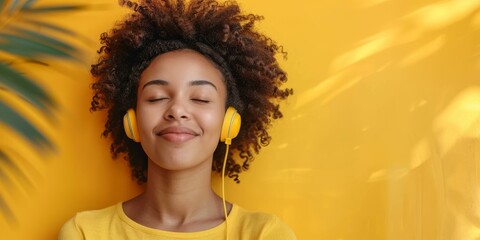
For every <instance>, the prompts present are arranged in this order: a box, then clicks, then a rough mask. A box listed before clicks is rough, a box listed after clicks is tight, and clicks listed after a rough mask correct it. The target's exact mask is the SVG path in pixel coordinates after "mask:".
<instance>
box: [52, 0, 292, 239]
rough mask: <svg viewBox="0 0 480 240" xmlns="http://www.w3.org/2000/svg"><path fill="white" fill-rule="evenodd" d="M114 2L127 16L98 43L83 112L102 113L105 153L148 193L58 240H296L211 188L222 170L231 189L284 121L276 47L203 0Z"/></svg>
mask: <svg viewBox="0 0 480 240" xmlns="http://www.w3.org/2000/svg"><path fill="white" fill-rule="evenodd" d="M121 5H123V6H127V7H128V8H130V9H131V10H132V11H133V13H132V14H130V15H129V16H128V17H127V18H126V19H124V20H123V21H122V22H120V23H118V24H117V25H116V26H115V27H114V29H113V30H111V31H110V32H109V33H108V34H107V33H104V34H102V36H101V43H102V44H103V46H102V47H101V48H100V50H99V53H100V57H99V61H98V63H97V64H95V65H92V70H91V72H92V75H93V76H94V77H95V79H96V81H95V83H94V84H93V85H92V88H93V90H94V92H95V95H94V97H93V100H92V107H91V110H93V111H97V110H102V109H108V119H107V122H106V124H105V131H104V133H103V135H104V136H110V137H111V138H112V139H113V142H112V145H111V152H112V155H113V156H114V157H117V156H118V155H119V154H121V155H124V156H125V159H126V160H128V161H129V163H130V166H131V169H132V174H133V176H134V177H135V178H136V179H137V181H138V182H139V183H140V184H146V188H145V191H144V192H143V193H142V194H140V195H139V196H137V197H135V198H133V199H131V200H128V201H125V202H123V203H118V204H116V205H114V206H111V207H109V208H105V209H102V210H94V211H86V212H81V213H78V214H76V215H75V216H74V217H73V218H72V219H70V220H69V221H68V222H67V223H66V224H65V225H64V226H63V228H62V230H61V232H60V239H295V236H294V234H293V232H292V231H291V230H290V228H289V227H288V226H286V225H285V224H284V223H283V222H281V221H280V220H279V219H278V218H277V217H275V216H273V215H269V214H265V213H257V212H251V211H247V210H245V209H243V208H241V207H239V206H238V205H235V204H232V203H225V202H224V199H222V198H221V197H219V196H217V195H216V194H215V193H214V192H213V190H212V188H211V183H210V179H211V172H212V170H214V171H216V172H222V165H223V164H224V163H225V164H226V165H225V166H224V169H223V170H224V171H225V172H226V174H227V175H228V176H229V177H231V178H233V179H234V180H235V181H237V182H239V173H240V172H241V171H243V170H247V169H248V167H249V163H250V161H252V159H253V155H254V154H256V153H258V151H259V150H260V148H261V147H262V146H265V145H267V144H268V143H269V141H270V136H269V134H268V132H267V128H268V127H269V126H270V123H271V120H272V119H277V118H280V117H281V116H282V114H281V112H280V111H279V107H278V103H277V102H278V100H282V99H285V98H286V97H288V96H289V95H290V94H291V93H292V90H291V89H281V88H280V85H281V84H282V83H283V82H285V81H286V79H287V78H286V74H285V72H284V71H283V70H282V69H281V68H280V67H279V66H278V63H277V61H276V59H275V54H276V53H278V52H281V53H283V52H282V51H281V48H280V47H279V46H277V45H276V44H275V43H274V42H273V41H272V40H271V39H269V38H267V37H265V36H264V35H261V34H259V33H257V32H255V31H254V30H253V27H254V23H255V22H256V21H257V20H259V19H260V17H259V16H256V15H242V14H241V13H240V9H239V7H238V5H237V4H236V3H235V2H226V3H223V4H219V3H217V2H216V1H212V0H209V1H203V0H194V1H191V2H189V3H186V2H184V1H183V0H178V1H172V0H163V1H153V0H151V1H149V0H145V1H141V2H140V3H133V2H130V1H123V2H121ZM283 54H285V53H283ZM239 115H241V116H242V119H241V125H242V127H241V130H240V131H239V132H238V129H239V127H240V126H239V125H240V117H239ZM232 123H233V125H232ZM237 134H238V136H236V135H237ZM234 137H235V139H233V140H232V138H234ZM222 142H224V143H225V144H224V143H222ZM230 144H231V149H232V150H233V151H231V152H229V151H228V146H229V145H230ZM224 156H225V157H226V161H224ZM234 156H235V157H234ZM235 159H237V161H238V160H241V162H242V165H240V164H239V163H237V162H236V160H235ZM147 179H148V180H147ZM222 200H223V201H222Z"/></svg>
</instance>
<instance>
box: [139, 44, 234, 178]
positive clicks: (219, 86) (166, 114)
mask: <svg viewBox="0 0 480 240" xmlns="http://www.w3.org/2000/svg"><path fill="white" fill-rule="evenodd" d="M137 96H138V97H137V109H136V113H137V121H138V129H139V133H140V139H141V144H142V147H143V149H144V151H145V152H146V154H147V155H148V157H149V159H151V160H152V161H153V162H154V163H155V164H156V165H157V166H159V167H160V168H163V169H166V170H182V169H188V168H192V167H195V166H197V165H199V164H201V163H205V161H208V162H210V164H209V165H211V160H212V157H213V152H214V151H215V149H216V147H217V144H218V142H219V138H220V131H221V127H222V122H223V118H224V115H225V102H226V96H227V93H226V86H225V83H224V81H223V76H222V74H221V72H220V71H219V70H218V69H217V68H215V66H214V65H213V63H212V62H211V61H210V60H209V59H207V58H206V57H204V56H203V55H201V54H200V53H198V52H195V51H193V50H189V49H182V50H176V51H171V52H167V53H164V54H161V55H159V56H157V57H156V58H155V59H154V60H153V61H152V62H151V63H150V65H149V66H148V67H147V68H146V69H145V70H144V71H143V73H142V75H141V77H140V81H139V84H138V90H137Z"/></svg>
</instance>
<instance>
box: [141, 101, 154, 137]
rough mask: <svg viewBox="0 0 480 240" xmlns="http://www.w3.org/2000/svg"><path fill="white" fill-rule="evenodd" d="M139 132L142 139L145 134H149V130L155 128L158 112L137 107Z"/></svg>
mask: <svg viewBox="0 0 480 240" xmlns="http://www.w3.org/2000/svg"><path fill="white" fill-rule="evenodd" d="M136 113H137V114H136V115H137V123H138V130H139V131H140V137H141V136H142V134H143V133H145V134H146V133H148V131H149V129H152V128H153V127H154V126H155V123H156V122H157V120H158V116H157V115H158V114H156V111H152V110H148V108H145V107H142V106H141V105H140V106H137V109H136Z"/></svg>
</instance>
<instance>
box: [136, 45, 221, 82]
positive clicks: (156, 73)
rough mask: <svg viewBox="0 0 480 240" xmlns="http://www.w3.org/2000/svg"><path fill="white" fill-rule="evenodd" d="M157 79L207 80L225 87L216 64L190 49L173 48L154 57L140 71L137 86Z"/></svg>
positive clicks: (172, 80)
mask: <svg viewBox="0 0 480 240" xmlns="http://www.w3.org/2000/svg"><path fill="white" fill-rule="evenodd" d="M159 79H161V80H165V81H168V82H169V83H171V84H177V85H184V84H186V83H188V82H190V81H195V80H207V81H211V82H212V83H213V84H215V85H217V86H218V87H221V86H223V87H225V86H224V85H225V83H224V78H223V75H222V73H221V71H220V70H219V69H218V68H217V66H216V65H215V64H214V63H213V62H212V61H211V60H210V59H208V58H207V57H205V56H203V55H202V54H200V53H198V52H196V51H194V50H190V49H181V50H175V51H171V52H167V53H163V54H160V55H158V56H157V57H155V58H154V59H153V60H152V62H151V63H150V64H149V66H148V67H147V68H146V69H145V70H144V71H143V72H142V74H141V77H140V82H139V85H138V87H139V89H140V88H141V87H142V86H143V85H145V84H146V83H148V82H149V81H151V80H159Z"/></svg>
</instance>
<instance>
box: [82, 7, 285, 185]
mask: <svg viewBox="0 0 480 240" xmlns="http://www.w3.org/2000/svg"><path fill="white" fill-rule="evenodd" d="M120 4H121V5H122V6H124V7H127V8H128V9H130V10H131V11H132V13H130V14H129V15H128V16H127V17H126V18H125V19H124V20H123V21H121V22H118V23H117V24H116V25H115V26H114V28H113V29H112V30H111V31H110V32H108V33H102V34H101V36H100V42H101V44H102V46H101V48H100V49H99V50H98V53H99V58H98V62H97V63H96V64H93V65H92V68H91V73H92V75H93V77H94V78H95V81H94V83H93V84H92V89H93V91H94V96H93V99H92V102H91V108H90V110H91V111H98V110H102V109H107V110H108V119H107V121H106V124H105V130H104V132H103V136H104V137H108V136H110V137H111V138H112V139H113V142H112V144H111V148H110V151H111V153H112V156H113V158H117V157H118V156H119V155H124V157H125V159H126V160H127V161H129V164H130V167H131V169H132V174H133V176H134V177H135V178H136V179H137V181H138V183H139V184H142V183H145V182H146V181H147V155H146V154H145V152H144V151H143V149H142V147H141V145H140V144H139V143H136V142H134V141H132V140H130V139H129V138H128V137H127V136H126V134H125V132H124V130H123V116H124V114H125V113H126V111H127V110H128V109H129V108H135V105H136V97H137V96H136V94H137V87H138V81H139V78H140V75H141V73H142V72H143V70H144V69H145V68H146V67H148V65H149V64H150V62H151V61H152V60H153V58H155V57H156V56H158V55H160V54H162V53H166V52H169V51H174V50H178V49H192V50H195V51H197V52H199V53H201V54H202V55H204V56H205V57H207V58H208V59H210V60H211V61H212V62H213V63H214V64H215V65H216V67H217V68H218V69H219V70H220V71H221V72H222V74H223V76H224V79H225V84H226V86H227V106H233V107H235V108H236V109H237V110H238V112H239V113H240V114H241V116H242V129H241V131H240V133H239V135H238V136H237V137H236V138H235V140H234V141H233V142H232V145H231V149H232V151H231V152H230V153H229V156H228V160H227V167H226V173H227V175H228V176H229V177H231V178H233V179H234V180H235V181H236V182H239V179H238V176H239V175H238V174H239V173H240V172H242V171H243V170H247V169H248V168H249V164H250V162H251V161H252V160H253V158H254V154H258V152H259V150H260V148H261V147H262V146H266V145H268V144H269V142H270V139H271V137H270V136H269V134H268V132H267V129H268V128H269V127H270V125H271V120H272V119H277V118H281V117H282V113H281V112H280V110H279V105H278V103H279V100H283V99H285V98H287V97H288V96H289V95H290V94H292V92H293V91H292V90H291V89H288V88H287V89H282V88H280V85H281V84H282V83H284V82H286V81H287V76H286V73H285V72H284V71H283V70H282V69H281V68H280V67H279V64H278V62H277V60H276V59H275V55H276V54H278V53H280V54H283V56H284V57H286V53H285V52H283V50H282V47H281V46H278V45H277V44H276V43H275V42H274V41H273V40H271V39H270V38H268V37H266V36H264V35H262V34H260V33H258V32H256V31H255V30H254V24H255V22H257V21H258V20H261V19H262V17H260V16H257V15H253V14H249V15H244V14H242V13H241V12H240V8H239V6H238V4H237V3H236V2H231V1H228V2H225V3H218V2H216V1H214V0H192V1H190V2H185V1H183V0H143V1H139V2H132V1H120ZM224 154H225V145H224V144H219V145H218V147H217V149H216V150H215V152H214V155H213V165H212V170H213V171H216V172H219V173H220V172H221V170H222V162H223V155H224ZM234 155H237V158H239V159H237V160H239V161H240V162H241V164H242V165H240V164H239V163H237V161H235V159H234V158H233V156H234Z"/></svg>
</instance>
